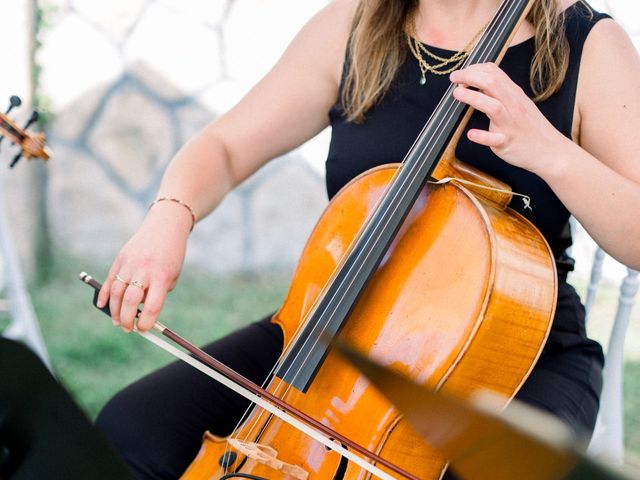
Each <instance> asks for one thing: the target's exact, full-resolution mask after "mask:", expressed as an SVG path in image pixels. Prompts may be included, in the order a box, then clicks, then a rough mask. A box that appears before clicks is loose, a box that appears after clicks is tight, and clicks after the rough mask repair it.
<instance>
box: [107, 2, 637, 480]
mask: <svg viewBox="0 0 640 480" xmlns="http://www.w3.org/2000/svg"><path fill="white" fill-rule="evenodd" d="M499 4H500V2H499V1H498V0H384V1H383V0H359V1H358V0H337V1H335V2H333V3H331V4H330V5H328V6H327V7H326V8H325V9H323V10H322V11H321V12H319V13H318V14H317V15H316V16H315V17H314V18H312V19H311V20H310V21H309V22H308V24H307V25H306V26H305V27H304V28H303V29H302V30H301V32H300V33H299V34H298V35H297V36H296V38H295V39H294V40H293V42H292V43H291V45H290V46H289V48H288V49H287V50H286V52H285V53H284V54H283V56H282V58H281V59H280V60H279V62H278V63H277V64H276V65H275V66H274V68H273V69H272V70H271V71H270V72H269V73H268V74H267V75H266V76H265V77H264V78H263V79H262V80H261V81H260V82H259V83H258V84H257V85H256V86H255V87H254V88H253V89H252V90H251V91H250V92H249V93H248V94H247V95H246V97H245V98H244V99H242V100H241V101H240V103H238V105H236V106H235V107H234V108H233V109H231V110H230V111H229V112H228V113H226V114H225V115H223V116H222V117H220V118H219V119H217V120H216V121H214V122H212V123H211V124H210V125H209V126H207V127H206V128H205V129H204V130H203V131H202V132H200V133H199V134H198V135H196V136H195V137H194V138H192V139H191V140H190V141H189V142H188V143H187V144H186V145H184V147H183V148H182V149H181V150H180V151H179V152H178V153H177V154H176V156H175V158H174V159H173V160H172V162H171V164H170V165H169V167H168V169H167V171H166V173H165V176H164V178H163V181H162V184H161V187H160V190H159V192H158V200H157V201H156V202H154V205H153V207H152V208H151V209H150V210H149V213H148V214H147V216H146V218H145V220H144V222H143V224H142V226H141V227H140V229H139V230H138V231H137V232H136V233H135V235H134V236H133V237H132V238H131V239H130V240H129V241H128V242H127V244H126V245H125V246H124V247H123V248H122V250H121V251H120V253H119V255H118V256H117V258H116V260H115V261H114V263H113V265H112V267H111V269H110V272H109V275H108V278H107V280H106V281H105V284H104V287H103V289H102V291H101V293H100V297H99V302H100V303H102V304H107V303H108V304H109V306H110V308H111V312H112V317H113V320H114V323H115V324H116V325H118V326H120V327H121V328H122V329H124V330H125V331H131V330H132V328H133V322H134V316H135V313H136V309H137V307H138V305H139V304H140V303H142V302H143V303H144V308H143V312H142V315H141V316H140V318H139V320H138V323H137V325H138V328H139V329H140V330H143V331H144V330H148V329H150V328H151V327H152V325H153V324H154V322H155V321H156V319H157V317H158V314H159V312H160V310H161V309H162V305H163V303H164V300H165V297H166V295H167V293H168V292H169V291H170V290H171V289H172V288H173V287H174V286H175V284H176V282H177V280H178V276H179V273H180V270H181V267H182V263H183V260H184V254H185V248H186V242H187V238H188V235H189V232H190V230H191V228H192V227H193V224H194V223H195V221H196V219H199V218H202V217H204V216H206V215H207V214H208V213H209V212H211V210H212V209H214V208H215V207H216V206H217V205H218V204H219V203H220V202H221V200H222V199H223V197H224V196H225V194H227V193H228V192H229V191H230V190H231V189H232V188H233V187H235V186H236V185H238V184H239V183H240V182H242V181H243V180H244V179H246V178H247V177H248V176H250V175H251V174H252V173H254V172H255V171H256V170H257V169H259V168H260V167H261V166H262V165H263V164H265V163H266V162H267V161H268V160H270V159H272V158H274V157H276V156H278V155H281V154H283V153H284V152H286V151H288V150H291V149H292V148H295V147H296V146H298V145H300V144H301V143H302V142H304V141H306V140H307V139H309V138H311V137H312V136H314V135H315V134H316V133H318V132H320V131H321V130H322V129H324V128H325V127H326V126H328V125H331V127H332V139H331V145H330V150H329V155H328V158H327V163H326V166H327V178H326V181H327V189H328V194H329V197H333V196H334V195H335V194H336V193H337V192H338V191H339V190H340V189H341V188H342V187H343V186H344V185H345V184H347V183H348V182H349V181H350V180H351V179H353V178H354V177H356V176H357V175H358V174H360V173H362V172H364V171H366V170H368V169H370V168H372V167H375V166H377V165H381V164H386V163H390V162H396V161H399V160H400V159H402V158H403V157H404V155H405V153H406V152H407V150H408V149H409V148H410V146H411V145H412V143H413V141H414V140H415V138H416V136H417V135H418V133H419V132H420V130H421V128H422V126H423V125H424V122H425V120H426V119H427V118H428V117H429V115H430V113H431V112H432V111H433V110H434V109H435V107H436V105H437V103H438V101H439V99H440V98H441V97H442V95H443V93H444V92H445V90H446V89H447V87H448V86H449V84H450V82H454V83H455V84H456V85H457V88H456V89H455V91H454V96H455V98H456V99H457V100H459V101H460V102H463V103H466V104H468V105H470V106H472V107H474V108H475V109H476V111H475V113H474V114H473V116H472V117H471V120H470V122H469V124H468V125H467V130H466V132H465V135H464V136H463V137H462V139H461V141H460V142H459V144H458V146H457V151H456V156H457V157H458V158H460V159H461V160H463V161H465V162H466V163H468V164H471V165H472V166H474V167H477V168H478V169H479V170H482V171H484V172H486V173H489V174H490V175H492V176H494V177H496V178H497V179H499V180H502V181H504V182H505V183H507V184H508V185H510V186H511V187H512V188H513V190H514V191H515V192H520V193H523V194H526V195H528V196H529V197H530V198H531V200H532V204H533V205H534V215H533V217H531V220H532V221H533V222H534V223H535V225H536V227H537V228H538V229H539V230H540V231H541V233H542V234H543V235H544V237H545V238H546V240H547V242H548V243H549V245H550V247H551V250H552V251H553V254H554V256H555V257H556V259H557V269H558V281H559V283H558V303H557V309H556V315H555V318H554V321H553V325H552V328H551V333H550V335H549V338H548V340H547V343H546V345H545V347H544V350H543V353H542V355H541V356H540V358H539V360H538V362H537V364H536V366H535V368H534V369H533V371H532V373H531V375H530V376H529V378H528V379H527V381H526V382H525V384H524V385H523V387H522V388H521V389H520V390H519V392H518V394H517V398H518V399H520V400H521V401H524V402H526V403H529V404H531V405H534V406H536V407H539V408H541V409H544V410H546V411H549V412H551V413H553V414H554V415H556V416H557V417H559V418H560V419H562V420H564V421H565V422H566V423H568V424H569V425H570V426H572V427H573V428H576V429H578V430H580V431H586V432H591V431H592V430H593V426H594V423H595V418H596V414H597V410H598V398H599V393H600V388H601V369H602V364H603V357H602V350H601V348H600V346H599V345H598V344H597V343H595V342H593V341H591V340H589V339H588V338H587V337H586V334H585V325H584V310H583V308H582V306H581V304H580V300H579V298H578V296H577V294H576V293H575V291H574V290H573V288H572V287H571V286H570V285H568V284H567V283H566V277H567V273H568V271H569V270H570V269H571V266H570V263H571V262H570V259H568V257H567V255H566V254H565V250H566V249H567V248H568V247H569V246H570V244H571V238H570V233H569V230H568V220H569V216H570V215H574V216H575V217H576V218H577V219H578V220H579V221H580V222H581V223H582V225H584V226H585V228H586V229H587V231H588V232H589V234H590V235H591V236H592V237H593V238H594V239H595V240H596V241H597V242H598V244H600V245H601V246H602V247H603V248H604V249H606V250H607V251H608V252H609V253H610V254H611V255H612V256H614V257H615V258H617V259H618V260H620V261H621V262H623V263H626V264H627V265H630V266H632V267H635V268H638V267H640V250H638V249H637V248H636V247H635V245H636V244H637V243H638V241H640V223H639V222H637V214H636V213H635V212H637V211H638V208H639V207H640V174H639V173H638V168H636V165H637V163H638V160H637V159H636V157H635V155H636V152H639V151H640V139H639V138H638V136H637V135H636V131H637V129H638V127H640V61H639V59H638V55H637V53H636V52H635V49H634V47H633V45H632V44H631V41H630V40H629V38H628V37H627V36H626V34H625V33H624V32H623V31H622V29H621V28H620V27H619V26H618V25H617V24H616V23H615V22H614V21H612V20H610V19H608V18H607V17H606V16H605V15H601V14H598V13H597V12H595V11H593V10H592V9H591V7H589V6H588V5H587V4H586V3H584V2H582V1H578V2H575V3H574V1H573V0H536V1H535V2H534V5H533V7H532V10H531V12H530V13H529V15H528V17H527V21H526V22H524V23H523V24H522V25H521V26H520V27H519V29H518V30H517V31H516V33H515V35H514V37H513V39H512V43H511V46H510V48H509V49H508V51H507V53H506V55H505V57H504V59H503V61H502V63H501V66H500V67H497V66H496V65H495V64H478V65H472V66H471V67H468V68H465V69H460V67H461V65H462V63H463V61H464V59H465V58H466V53H467V52H468V50H469V49H470V48H471V47H472V46H473V44H474V42H475V41H476V40H477V38H478V37H479V35H480V33H481V32H482V31H483V30H484V28H485V27H486V25H487V21H488V20H490V19H491V17H492V15H493V14H494V12H495V11H496V9H497V8H498V6H499ZM605 65H606V68H605ZM614 85H615V88H613V87H612V86H614ZM274 98H277V99H278V102H277V103H276V102H273V99H274ZM246 139H250V141H247V140H246ZM511 206H512V208H514V209H515V210H520V211H521V213H523V214H527V215H528V213H527V212H525V211H524V209H523V208H522V207H521V206H520V204H518V203H517V202H513V204H512V205H511ZM167 230H169V231H170V232H173V234H172V235H166V234H165V233H164V232H166V231H167ZM282 348H283V335H282V332H281V331H280V328H279V326H278V325H276V324H274V323H271V322H270V319H269V318H267V319H264V320H262V321H259V322H257V323H254V324H252V325H250V326H248V327H246V328H244V329H242V330H240V331H237V332H236V333H233V334H231V335H229V336H228V337H226V338H223V339H221V340H218V341H216V342H214V343H212V344H210V345H208V346H206V347H205V348H204V350H205V351H207V352H208V353H210V354H211V355H212V356H214V357H215V358H217V359H219V360H221V361H222V362H223V363H225V364H227V365H229V366H230V367H232V368H234V369H235V370H236V371H238V372H240V373H241V374H243V375H244V376H246V377H248V378H250V379H252V380H253V381H255V382H256V383H262V381H263V380H264V379H265V378H266V377H267V376H268V375H269V373H270V371H271V368H272V366H273V365H274V363H275V362H276V361H277V360H278V357H279V355H280V353H281V351H282ZM167 405H171V406H172V408H171V411H166V408H167ZM246 406H247V404H246V402H245V401H244V400H242V399H241V398H240V397H238V396H237V395H235V394H233V393H230V392H228V391H226V390H225V388H224V387H222V386H220V385H217V384H215V383H214V382H211V381H210V380H208V379H207V378H205V377H204V376H201V375H199V374H198V373H195V372H193V371H191V369H189V367H187V366H186V365H182V364H172V365H170V366H168V367H165V368H163V369H161V370H159V371H157V372H155V373H153V374H151V375H149V376H147V377H145V378H143V379H142V380H140V381H138V382H136V383H135V384H133V385H131V386H129V387H127V388H126V389H125V390H123V391H122V392H120V393H119V394H118V395H116V396H115V397H114V398H113V399H112V400H111V401H110V402H109V403H108V404H107V405H106V406H105V408H104V409H103V411H102V412H101V414H100V416H99V417H98V420H97V424H98V426H99V428H101V429H102V431H103V432H104V433H105V434H106V435H107V437H108V439H109V440H110V442H111V443H112V445H113V446H114V448H115V449H116V450H117V451H118V452H119V453H120V455H121V456H122V457H123V458H124V459H125V461H126V462H127V463H128V464H129V465H130V467H131V469H132V471H133V472H134V473H135V475H136V476H137V477H138V478H141V479H142V478H145V479H147V478H148V479H152V478H153V479H157V478H177V477H179V476H180V474H181V473H182V472H183V471H184V470H185V469H186V467H187V466H188V464H189V463H190V462H191V460H192V459H193V457H194V456H195V454H196V453H197V451H198V448H199V446H200V439H201V435H202V433H203V431H205V430H210V431H211V432H213V433H215V434H216V435H220V436H224V435H227V434H228V433H229V432H230V431H231V430H232V429H233V428H234V426H235V424H236V423H237V421H238V420H239V418H240V416H241V415H242V413H243V412H244V410H245V408H246Z"/></svg>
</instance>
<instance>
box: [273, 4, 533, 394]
mask: <svg viewBox="0 0 640 480" xmlns="http://www.w3.org/2000/svg"><path fill="white" fill-rule="evenodd" d="M532 3H533V0H505V1H504V2H503V3H502V5H501V6H500V8H499V9H498V12H497V13H496V15H495V17H494V18H493V20H492V21H491V23H490V24H489V26H488V27H487V29H486V31H485V33H484V35H483V36H482V38H481V39H480V41H479V42H478V44H477V46H476V47H475V48H474V50H473V52H472V53H471V54H470V55H469V57H468V59H467V61H466V62H465V66H468V65H472V64H476V63H484V62H492V61H494V62H495V61H498V60H499V59H500V57H501V55H503V54H504V52H505V51H506V49H507V46H508V44H509V41H510V39H511V38H512V36H513V34H514V32H515V31H516V28H517V26H518V25H519V23H520V22H521V21H522V20H524V18H525V17H526V14H527V12H528V10H529V8H530V5H531V4H532ZM453 88H454V87H453V86H450V87H449V89H448V90H447V92H446V93H445V95H444V97H443V98H442V100H441V101H440V103H439V105H438V107H436V110H435V111H434V113H433V114H432V115H431V117H430V118H429V120H428V121H427V124H426V125H425V127H424V128H423V129H422V132H421V133H420V135H419V136H418V138H417V139H416V141H415V142H414V144H413V146H412V147H411V149H410V150H409V152H408V153H407V155H406V157H405V159H404V161H403V165H402V167H401V168H400V169H399V170H398V174H397V175H396V176H395V177H394V179H393V180H392V182H391V183H390V184H389V187H388V189H387V191H386V192H385V194H384V196H383V197H382V199H381V200H380V202H379V204H378V205H377V207H376V209H375V210H374V211H373V213H372V214H371V216H370V217H369V218H368V220H367V222H366V224H365V225H364V227H363V228H362V230H361V232H360V234H359V235H358V237H357V238H356V240H355V241H354V243H353V244H352V245H351V247H350V250H349V253H348V254H347V255H346V258H345V259H344V260H343V261H342V264H341V265H340V267H339V269H338V270H337V271H336V273H335V275H334V277H333V278H332V281H331V283H330V284H329V285H327V286H326V288H325V292H324V294H323V295H322V297H321V298H319V299H318V302H317V303H316V305H315V307H314V309H313V311H312V312H311V313H310V314H309V316H308V317H307V319H306V321H305V322H304V324H303V327H302V328H301V329H300V330H299V331H298V334H297V336H296V337H295V338H294V339H293V341H292V342H291V345H289V346H288V347H287V350H286V354H285V356H284V357H283V359H282V361H281V363H280V366H279V368H278V370H277V371H276V375H277V376H278V377H279V378H281V379H283V380H285V381H286V382H287V383H289V384H290V385H292V386H294V387H295V388H297V389H298V390H300V391H303V392H304V391H306V390H307V389H308V388H309V386H310V384H311V381H312V380H313V378H314V376H315V374H316V373H317V372H318V369H319V368H320V366H321V364H322V362H323V360H324V358H325V357H326V355H327V354H328V349H329V346H328V345H327V342H326V340H327V339H328V338H330V337H335V336H336V335H337V334H338V332H339V331H340V329H341V328H342V326H343V324H344V322H345V321H346V319H347V317H348V316H349V313H350V312H351V310H352V309H353V307H354V305H355V304H356V302H357V300H358V298H359V297H360V295H361V293H362V291H363V290H364V288H365V287H366V285H367V283H368V281H369V278H370V277H371V275H372V274H373V273H374V272H375V271H376V269H377V268H378V265H380V262H381V261H382V258H383V257H384V255H385V253H386V251H387V249H388V248H389V245H390V244H391V242H392V241H393V239H394V238H395V236H396V234H397V232H398V230H399V229H400V226H401V225H402V223H403V222H404V219H405V218H406V216H407V214H408V213H409V211H410V209H411V207H412V206H413V204H414V202H415V200H416V198H417V197H418V195H419V194H420V192H421V191H422V189H423V187H424V185H425V183H426V182H427V180H428V179H429V178H430V177H431V174H432V173H433V171H434V169H435V168H436V166H438V165H439V162H440V160H441V159H443V158H444V157H445V153H446V152H447V149H448V147H449V145H450V144H451V143H452V141H453V140H455V134H456V132H457V131H458V130H457V129H458V128H461V127H462V126H463V121H464V120H465V116H466V113H467V112H469V109H468V107H466V105H463V104H462V103H460V102H458V101H457V100H455V99H454V98H453ZM321 338H323V339H324V340H325V341H321Z"/></svg>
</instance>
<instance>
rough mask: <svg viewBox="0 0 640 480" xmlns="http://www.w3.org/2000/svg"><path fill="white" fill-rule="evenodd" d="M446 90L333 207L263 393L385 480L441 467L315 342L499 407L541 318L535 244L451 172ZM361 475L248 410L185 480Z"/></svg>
mask: <svg viewBox="0 0 640 480" xmlns="http://www.w3.org/2000/svg"><path fill="white" fill-rule="evenodd" d="M530 3H531V2H527V1H525V0H506V1H505V2H504V3H503V4H502V6H501V7H500V9H499V10H498V12H497V14H496V16H495V17H494V19H493V20H492V22H491V23H490V25H489V26H488V28H487V30H486V31H485V33H484V35H483V36H482V38H481V39H480V41H479V42H478V45H477V46H476V48H475V49H474V50H473V52H472V53H471V55H470V56H469V58H468V60H467V62H466V65H469V64H473V63H483V62H488V61H497V60H498V59H499V58H500V56H501V54H502V53H503V52H504V51H505V49H506V45H507V44H508V42H509V39H510V38H511V36H512V34H513V32H514V31H515V28H516V26H517V25H518V22H519V21H521V20H522V19H523V18H524V17H525V16H526V14H527V11H528V8H529V6H530ZM452 91H453V88H450V89H449V90H448V91H447V93H446V94H445V96H444V98H443V99H442V101H441V102H440V104H439V106H438V107H437V108H436V110H435V111H434V113H433V115H432V116H431V118H430V119H429V121H428V122H427V124H426V126H425V128H424V129H423V131H422V132H421V134H420V136H419V138H418V139H417V140H416V142H415V144H414V145H413V147H412V148H411V150H410V152H409V153H408V155H407V157H406V158H405V160H404V161H403V162H402V164H400V165H385V166H382V167H377V168H375V169H373V170H370V171H368V172H366V173H365V174H363V175H361V176H359V177H357V178H356V179H354V180H353V181H352V182H350V183H349V184H348V185H347V186H346V187H344V188H343V189H342V190H341V192H339V193H338V194H337V195H336V196H335V197H334V199H333V201H332V202H331V204H330V205H329V206H328V207H327V209H326V210H325V212H324V214H323V215H322V217H321V218H320V220H319V222H318V224H317V226H316V228H315V229H314V231H313V233H312V235H311V237H310V239H309V241H308V243H307V245H306V247H305V249H304V251H303V254H302V258H301V261H300V263H299V265H298V268H297V270H296V272H295V274H294V279H293V283H292V285H291V287H290V290H289V293H288V295H287V298H286V300H285V302H284V304H283V306H282V308H281V309H280V310H279V311H278V312H277V313H276V314H275V315H274V317H273V321H274V322H275V323H277V324H278V325H279V326H280V327H281V328H282V330H283V332H284V337H285V345H286V346H285V351H284V354H283V357H282V359H281V361H280V362H279V364H278V366H277V368H276V370H275V372H274V374H275V375H274V377H273V379H272V380H271V382H270V383H269V385H268V386H267V387H266V392H267V393H268V394H269V395H270V396H271V397H274V398H278V399H279V400H280V401H281V402H284V403H286V404H287V405H290V406H293V407H294V408H295V409H296V410H297V411H301V412H303V413H304V414H305V415H307V416H309V417H311V418H314V419H316V421H317V422H318V423H320V424H321V425H324V426H325V427H328V428H330V429H332V430H333V431H335V432H336V433H337V434H339V435H340V438H339V437H337V435H336V436H333V438H335V439H336V440H338V441H339V443H345V442H343V440H341V439H342V438H348V439H349V440H351V441H352V442H353V443H355V444H357V445H359V446H362V447H364V448H365V449H366V450H367V451H369V452H371V453H372V454H375V455H376V459H374V460H375V462H377V464H378V465H379V468H380V469H381V470H382V472H383V473H386V474H387V477H383V478H397V476H398V475H399V476H402V477H406V478H440V476H441V475H442V472H443V470H444V469H445V468H446V460H445V459H443V458H441V457H440V456H439V455H438V454H437V452H435V451H432V450H431V449H430V448H429V447H428V446H427V445H425V444H424V443H423V442H422V441H421V440H420V439H419V438H418V437H417V436H416V435H415V434H414V433H413V432H412V431H411V429H410V428H409V426H408V425H407V424H406V423H405V422H404V421H403V419H402V417H401V416H400V415H399V414H398V412H397V411H396V410H395V409H394V408H393V406H392V405H390V404H389V403H388V402H387V401H386V400H384V398H383V397H382V396H381V395H380V394H379V392H377V391H376V390H375V389H374V388H373V387H372V386H370V385H369V383H368V382H367V381H366V380H365V379H364V377H363V376H362V375H361V374H360V373H358V372H357V371H356V370H354V369H353V368H351V367H350V366H348V365H347V364H346V363H345V362H344V361H343V360H342V359H341V358H340V357H338V356H337V355H336V354H335V353H334V352H333V351H332V350H331V348H330V347H329V346H327V344H326V342H324V341H323V339H324V338H326V337H329V338H331V337H340V339H341V340H342V341H343V342H346V343H350V344H351V345H353V346H354V347H355V348H356V349H358V350H360V351H362V352H364V353H366V354H367V355H369V356H371V357H373V358H375V359H376V360H377V361H378V362H379V363H382V364H384V365H387V366H390V367H392V368H394V369H395V370H396V371H399V372H401V373H403V374H405V375H407V376H409V377H411V378H412V379H413V380H414V381H416V382H417V383H420V384H427V385H432V386H435V387H436V388H438V389H440V390H443V391H446V392H449V393H452V394H454V395H456V396H459V397H460V396H461V397H465V396H467V395H469V394H471V393H472V392H474V391H476V390H478V389H490V390H493V391H496V392H498V393H501V394H502V395H503V396H504V397H505V398H507V399H508V398H511V397H512V396H513V395H514V394H515V392H516V391H517V390H518V388H519V387H520V386H521V385H522V383H523V382H524V380H525V379H526V377H527V375H528V373H529V372H530V370H531V369H532V366H533V364H534V363H535V361H536V359H537V358H538V356H539V354H540V352H541V349H542V346H543V344H544V341H545V339H546V336H547V334H548V331H549V328H550V324H551V319H552V318H553V313H554V302H555V298H556V273H555V267H554V260H553V255H552V254H551V251H550V249H549V247H548V245H547V244H546V242H545V240H544V238H543V237H542V235H541V234H540V233H539V232H538V231H537V230H536V229H535V227H533V225H531V224H530V223H529V222H528V221H527V220H526V219H525V218H524V217H522V216H520V215H518V214H517V213H515V212H513V211H512V210H510V209H509V208H508V204H509V202H510V201H511V199H512V193H511V192H510V191H509V188H508V186H507V185H505V184H503V183H501V182H498V181H496V180H495V179H492V178H490V177H488V176H487V175H484V174H483V173H481V172H479V171H477V170H474V169H472V168H470V167H468V166H465V165H463V164H462V163H461V162H459V161H457V160H456V159H455V157H454V151H455V145H456V144H457V141H458V140H459V138H460V135H461V133H462V130H463V128H464V125H465V123H466V121H467V120H468V118H469V115H470V110H469V109H468V108H466V107H465V106H463V105H462V104H460V103H458V102H457V101H455V100H454V99H453V97H452ZM430 179H435V180H438V181H439V184H430V183H428V180H430ZM345 445H346V443H345ZM351 449H352V450H353V447H351ZM369 458H373V457H369ZM378 458H382V459H384V460H386V461H387V462H389V463H390V464H391V465H393V466H394V467H395V469H393V468H391V467H390V466H389V465H387V464H381V463H380V462H379V460H378ZM371 473H373V472H371ZM368 475H369V473H367V472H366V471H365V470H363V468H362V467H361V466H360V465H359V464H357V463H355V462H351V461H350V460H349V459H347V457H345V456H343V455H340V454H338V453H337V452H336V451H335V450H332V449H331V448H325V446H323V445H322V444H319V443H317V442H316V441H315V440H314V439H311V438H309V437H307V436H306V435H305V434H303V433H301V432H300V431H299V430H297V429H296V428H294V427H292V426H291V425H289V424H288V423H286V422H284V421H282V420H281V419H280V418H277V417H276V416H275V415H274V414H273V412H271V411H266V410H263V409H262V407H261V408H255V409H254V410H253V411H252V412H251V413H250V414H249V416H248V417H247V418H246V419H245V421H244V422H243V423H242V424H241V425H240V427H239V428H238V429H237V430H236V431H235V432H234V433H233V434H232V436H231V437H230V438H217V437H215V436H213V435H210V434H207V435H206V436H205V442H204V445H203V448H202V450H201V452H200V454H199V455H198V458H197V459H196V460H195V461H194V463H193V464H192V466H191V467H190V468H189V469H188V470H187V471H186V472H185V474H184V475H183V478H184V479H187V480H188V479H197V478H216V479H223V478H254V479H256V478H261V479H265V478H269V479H289V478H296V479H305V478H310V479H330V478H334V479H343V478H344V479H356V478H368ZM376 475H377V473H376Z"/></svg>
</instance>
